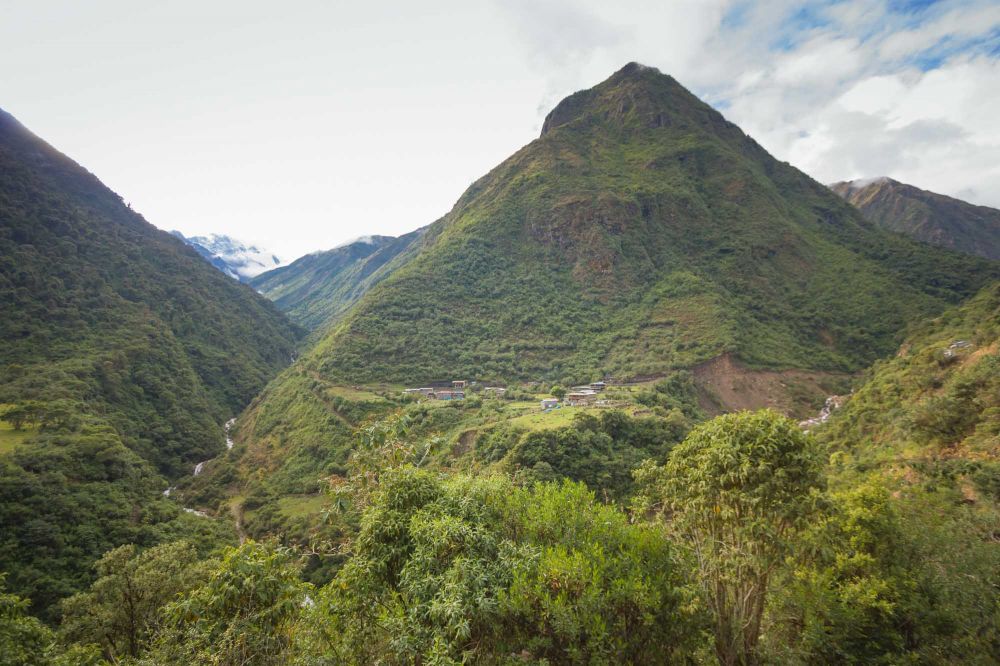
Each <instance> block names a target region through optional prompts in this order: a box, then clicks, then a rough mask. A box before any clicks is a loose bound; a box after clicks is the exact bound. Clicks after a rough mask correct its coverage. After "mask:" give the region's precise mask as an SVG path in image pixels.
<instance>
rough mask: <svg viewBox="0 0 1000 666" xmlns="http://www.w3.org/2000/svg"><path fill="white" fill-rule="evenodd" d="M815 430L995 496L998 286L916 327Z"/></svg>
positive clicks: (999, 395)
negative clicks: (957, 480)
mask: <svg viewBox="0 0 1000 666" xmlns="http://www.w3.org/2000/svg"><path fill="white" fill-rule="evenodd" d="M820 435H821V437H822V439H823V440H825V441H827V442H829V443H830V444H831V445H832V446H834V447H836V448H840V449H843V450H846V451H850V452H851V453H852V454H853V455H856V456H858V457H859V458H862V459H865V460H869V461H871V460H877V461H882V462H888V463H890V464H893V465H897V466H900V467H911V468H912V469H913V470H917V471H919V472H921V473H923V474H926V475H929V476H931V477H933V476H936V475H942V476H944V477H947V478H950V479H952V480H954V479H955V478H958V479H960V480H962V483H963V484H964V486H963V487H965V488H966V492H967V493H968V494H969V496H970V497H974V496H975V495H977V494H985V495H986V496H989V497H990V499H992V501H995V502H1000V283H994V284H991V285H988V286H987V287H985V288H984V289H983V290H982V291H980V292H979V293H978V294H976V295H975V296H974V297H973V298H971V299H969V300H968V301H967V302H965V303H963V304H962V305H961V306H959V307H956V308H953V309H950V310H948V311H946V312H945V313H944V314H942V315H941V316H940V317H937V318H935V319H932V320H930V321H927V322H925V323H923V324H921V325H920V326H919V327H917V328H916V329H915V330H914V332H913V334H912V335H910V336H909V337H908V338H907V340H906V342H905V343H904V344H903V346H902V347H901V348H900V350H899V353H898V354H896V356H894V357H892V358H889V359H886V360H883V361H879V362H878V363H876V364H875V365H874V366H873V367H872V369H871V370H870V371H869V372H868V376H867V378H866V381H865V382H864V383H863V384H862V385H861V387H860V388H859V389H858V390H857V391H856V392H855V393H854V394H853V395H852V396H851V397H850V399H849V400H848V401H847V402H846V404H845V405H844V407H843V408H842V409H841V410H839V411H838V412H835V413H834V415H833V417H831V419H830V422H829V424H828V425H827V426H826V427H825V428H823V429H822V430H821V431H820Z"/></svg>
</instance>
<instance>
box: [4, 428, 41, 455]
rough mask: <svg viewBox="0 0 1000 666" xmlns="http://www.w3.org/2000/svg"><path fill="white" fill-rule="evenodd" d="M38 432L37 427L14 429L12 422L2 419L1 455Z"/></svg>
mask: <svg viewBox="0 0 1000 666" xmlns="http://www.w3.org/2000/svg"><path fill="white" fill-rule="evenodd" d="M36 432H37V428H22V429H21V430H14V426H12V425H11V424H9V423H7V422H6V421H0V455H4V454H7V453H10V452H11V451H13V450H14V448H15V447H16V446H17V445H18V444H20V443H21V442H23V441H24V440H26V439H28V438H29V437H32V436H34V435H35V433H36Z"/></svg>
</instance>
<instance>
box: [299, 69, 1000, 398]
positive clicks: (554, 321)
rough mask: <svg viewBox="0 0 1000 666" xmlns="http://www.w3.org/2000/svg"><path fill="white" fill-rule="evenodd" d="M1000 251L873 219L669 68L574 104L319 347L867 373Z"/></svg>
mask: <svg viewBox="0 0 1000 666" xmlns="http://www.w3.org/2000/svg"><path fill="white" fill-rule="evenodd" d="M997 271H998V267H997V266H996V265H991V264H988V263H986V262H985V261H981V260H975V259H970V258H966V257H962V256H959V255H956V254H949V253H946V252H944V251H941V250H936V249H933V248H929V247H927V246H925V245H922V244H918V243H914V242H912V241H909V240H907V239H905V238H901V237H899V236H897V235H894V234H888V233H886V232H883V231H882V230H880V229H878V228H877V227H876V226H875V225H873V224H872V223H870V222H867V221H866V220H864V219H863V217H862V216H861V215H860V214H859V213H857V212H856V211H855V210H854V209H853V208H852V207H850V206H849V205H847V204H845V203H844V202H843V201H841V200H840V199H839V198H838V197H836V196H835V195H833V194H832V193H831V192H830V191H829V190H828V189H827V188H826V187H824V186H822V185H820V184H819V183H816V182H815V181H813V180H811V179H810V178H808V177H807V176H806V175H805V174H803V173H801V172H800V171H798V170H796V169H794V168H792V167H790V166H789V165H787V164H785V163H781V162H778V161H777V160H775V159H773V158H772V157H770V156H769V155H768V154H767V153H766V152H765V151H764V150H763V149H762V148H761V147H760V146H759V145H758V144H757V143H755V142H754V141H753V140H752V139H751V138H749V137H747V136H746V135H745V134H743V132H741V131H740V129H739V128H738V127H736V126H735V125H733V124H732V123H729V122H727V121H726V120H725V119H724V118H723V117H722V116H721V115H720V114H719V113H718V112H716V111H715V110H713V109H711V108H710V107H709V106H707V105H706V104H704V103H703V102H701V101H700V100H698V99H697V98H696V97H695V96H693V95H692V94H691V93H689V92H688V91H687V90H685V89H684V88H683V87H682V86H680V85H679V84H678V83H677V82H676V81H675V80H674V79H672V78H671V77H669V76H665V75H663V74H661V73H659V72H658V71H656V70H653V69H649V68H645V67H642V66H640V65H635V64H632V65H629V66H627V67H625V68H624V69H622V70H621V71H619V72H618V73H616V74H615V75H613V76H612V77H611V78H609V79H608V80H607V81H605V82H603V83H601V84H600V85H598V86H596V87H595V88H592V89H590V90H586V91H582V92H579V93H576V94H574V95H572V96H570V97H568V98H567V99H565V100H564V101H563V102H561V103H560V104H559V105H558V106H557V107H556V108H555V109H554V110H553V111H552V112H551V113H550V114H549V116H548V118H547V119H546V121H545V125H544V128H543V131H542V135H541V137H539V138H538V139H537V140H535V141H533V142H531V143H530V144H528V145H527V146H525V147H524V148H522V149H521V150H519V151H518V152H517V153H515V154H514V155H513V156H512V157H510V158H509V159H508V160H506V161H505V162H504V163H502V164H501V165H500V166H498V167H496V168H495V169H494V170H493V171H491V172H490V173H489V174H487V175H486V176H484V177H483V178H481V179H480V180H478V181H476V182H475V183H474V184H473V185H472V186H471V187H470V188H469V189H468V190H467V191H466V192H465V194H463V195H462V197H461V198H460V199H459V201H458V203H456V204H455V207H454V208H453V209H452V211H451V212H450V213H448V215H446V216H445V217H444V218H443V219H441V220H440V221H438V222H436V223H434V224H433V225H431V227H429V229H428V231H427V233H426V235H425V238H424V240H423V241H422V243H421V245H420V248H419V253H418V254H417V255H416V256H415V257H414V258H413V259H411V260H410V261H408V262H407V263H406V265H405V266H402V267H400V268H399V269H398V270H396V271H394V272H393V274H392V275H391V276H389V277H388V278H386V279H385V280H384V281H382V282H381V283H380V284H378V285H377V286H376V287H374V288H373V289H372V290H370V291H369V292H368V293H367V294H366V295H365V296H364V297H363V298H362V299H361V300H360V301H359V302H358V305H357V307H356V308H354V309H353V310H352V311H351V312H350V314H349V316H347V317H345V318H344V319H343V320H342V321H341V322H340V323H339V324H338V325H337V326H336V327H334V328H332V329H331V330H330V331H329V332H328V333H327V334H326V335H325V337H324V338H323V339H322V340H321V341H320V343H319V344H318V345H317V346H316V347H315V348H314V350H313V352H312V353H311V354H310V355H309V356H308V358H306V359H304V361H303V362H304V363H305V364H307V366H308V367H309V368H311V369H313V370H315V371H316V372H318V373H320V374H322V375H324V376H326V377H335V378H339V379H340V380H341V381H344V382H347V383H360V382H366V381H393V382H426V381H430V380H441V379H447V378H450V377H455V376H467V377H478V378H485V379H491V378H499V379H533V380H548V381H552V380H561V381H579V380H581V379H589V378H591V377H595V376H600V375H606V374H607V375H612V376H634V375H655V374H660V373H664V372H667V371H669V370H671V369H675V368H683V367H691V366H694V365H696V364H698V363H701V362H704V361H706V360H709V359H712V358H715V357H718V356H720V355H722V354H725V353H730V354H732V355H733V357H734V358H735V359H737V360H739V361H741V362H743V363H745V364H747V365H749V366H751V367H756V368H761V367H767V368H793V367H794V368H805V369H814V370H828V371H831V370H838V371H845V370H846V371H853V370H857V369H859V368H861V367H864V366H865V365H866V364H868V363H870V362H871V361H872V360H873V359H874V358H876V357H878V356H880V355H882V354H886V353H889V352H891V350H892V349H893V348H894V347H895V345H896V344H897V342H898V340H897V338H896V336H897V334H898V332H899V331H900V330H901V329H902V328H903V327H904V326H905V325H906V323H907V322H908V321H912V320H914V319H919V318H921V317H923V316H925V315H927V314H929V313H934V312H937V311H939V310H940V309H941V308H942V307H943V306H944V305H945V304H947V303H949V302H954V301H956V300H957V299H959V298H961V297H962V296H964V295H967V294H969V293H971V291H974V290H975V289H976V288H977V287H978V286H980V285H981V284H982V283H983V281H984V280H986V279H988V278H989V277H990V275H996V274H997Z"/></svg>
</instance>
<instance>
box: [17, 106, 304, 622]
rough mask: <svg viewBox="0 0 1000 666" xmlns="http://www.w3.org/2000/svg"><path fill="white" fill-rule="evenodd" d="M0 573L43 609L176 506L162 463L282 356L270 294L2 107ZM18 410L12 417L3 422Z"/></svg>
mask: <svg viewBox="0 0 1000 666" xmlns="http://www.w3.org/2000/svg"><path fill="white" fill-rule="evenodd" d="M0 173H2V178H0V339H2V340H3V344H2V345H0V404H2V405H3V409H2V410H0V412H2V413H0V419H3V420H4V427H3V429H2V432H4V433H7V432H9V430H8V429H7V428H8V427H10V428H11V429H12V430H14V429H16V430H17V431H19V432H28V433H31V435H30V436H27V437H24V438H21V439H19V440H17V441H16V442H13V443H12V440H11V438H10V436H5V438H4V441H5V442H6V443H5V444H4V445H3V448H2V449H0V466H2V468H3V472H2V474H0V512H2V516H0V523H2V524H3V525H4V530H3V536H2V537H0V570H5V571H8V572H9V573H10V575H9V577H8V579H7V585H8V587H9V588H10V589H12V590H14V591H17V592H19V593H26V594H29V595H30V596H31V597H32V600H33V602H34V603H35V605H36V607H37V608H42V609H48V608H49V607H50V605H51V604H52V602H53V601H54V600H55V599H56V598H58V597H59V596H62V595H65V594H67V593H69V592H72V591H74V590H75V589H78V588H79V587H80V586H81V585H82V584H83V583H84V582H85V581H87V580H88V579H89V578H90V575H91V574H90V566H91V564H92V562H93V561H94V560H96V559H97V558H98V557H99V556H100V555H101V554H102V553H103V552H104V551H106V550H107V549H108V548H109V547H111V546H114V545H118V544H120V543H124V542H128V541H135V542H137V543H152V542H155V541H156V539H157V538H159V536H158V535H161V533H163V532H164V530H167V531H170V530H173V531H174V533H175V534H176V530H177V529H178V528H165V527H162V526H163V525H165V524H166V523H169V522H170V521H171V520H174V519H175V518H177V516H178V512H179V510H178V509H177V507H174V506H171V505H169V503H167V502H165V501H162V498H161V497H160V492H161V491H162V490H163V489H164V487H165V486H166V482H165V481H164V479H163V478H162V477H161V476H160V475H165V476H167V477H176V476H179V475H181V474H185V473H188V472H189V471H190V469H191V466H193V465H194V463H195V462H196V461H199V460H204V459H205V458H209V457H211V456H213V455H215V454H217V453H218V452H219V451H220V450H223V449H224V436H223V432H222V427H221V424H222V423H223V422H224V421H225V420H226V419H228V418H229V417H230V416H232V415H233V414H235V413H236V412H238V411H239V410H240V409H242V407H243V406H244V405H245V404H246V403H248V402H249V401H250V399H251V398H252V397H253V396H254V395H255V394H256V393H257V392H258V391H259V390H260V389H261V388H262V387H263V386H264V384H265V383H266V382H267V381H268V380H269V379H270V378H271V377H272V376H273V375H274V374H275V373H276V372H277V371H278V370H280V369H281V368H282V367H284V366H285V365H287V364H288V363H289V362H290V358H291V355H292V353H293V350H294V349H295V346H296V344H297V340H298V337H299V333H298V331H297V330H296V329H295V328H294V327H293V326H292V325H290V324H289V323H288V321H287V320H286V319H285V318H284V317H283V316H282V315H281V313H280V312H278V311H277V310H276V309H275V308H274V306H273V305H271V304H270V303H268V302H267V301H266V300H265V299H263V298H261V297H260V296H258V295H257V294H255V293H254V292H253V291H252V290H251V289H249V288H248V287H245V286H241V285H238V284H237V283H235V282H233V281H232V280H230V279H229V278H228V277H226V276H224V275H222V274H221V273H219V272H218V271H216V270H215V269H214V268H212V266H210V265H209V264H208V263H206V262H205V261H204V260H203V259H201V258H200V257H199V256H198V255H197V254H195V252H194V250H192V249H190V248H188V247H187V246H185V245H184V244H183V243H182V242H181V241H180V240H177V239H175V238H173V237H172V236H170V235H169V234H167V233H164V232H161V231H159V230H157V229H155V228H154V227H153V226H152V225H150V224H148V223H147V222H146V221H145V220H143V219H142V217H141V216H139V215H138V214H136V213H135V212H133V211H132V210H131V209H130V208H129V207H128V206H127V205H126V204H125V203H123V202H122V200H121V199H120V198H119V197H118V196H117V195H115V194H114V193H113V192H111V191H110V190H108V189H107V188H106V187H104V186H103V185H102V184H101V183H100V182H99V181H98V180H97V179H96V178H95V177H94V176H93V175H91V174H90V173H88V172H86V171H85V170H84V169H83V168H81V167H80V166H79V165H77V164H75V163H74V162H72V161H71V160H70V159H68V158H67V157H65V156H64V155H61V154H60V153H58V152H57V151H56V150H54V149H53V148H52V147H50V146H48V145H47V144H45V143H44V142H43V141H41V140H40V139H38V138H37V137H35V136H33V135H32V134H31V133H30V132H28V131H27V130H26V129H25V128H24V127H22V126H21V125H20V124H19V123H18V122H17V121H16V120H14V119H13V118H12V117H10V116H9V115H7V114H5V113H3V112H0ZM12 424H13V425H12Z"/></svg>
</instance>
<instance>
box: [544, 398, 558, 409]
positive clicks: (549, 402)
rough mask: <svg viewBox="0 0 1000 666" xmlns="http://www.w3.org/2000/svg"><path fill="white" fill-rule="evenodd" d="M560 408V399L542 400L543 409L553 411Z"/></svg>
mask: <svg viewBox="0 0 1000 666" xmlns="http://www.w3.org/2000/svg"><path fill="white" fill-rule="evenodd" d="M558 406H559V398H542V409H552V408H553V407H558Z"/></svg>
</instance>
